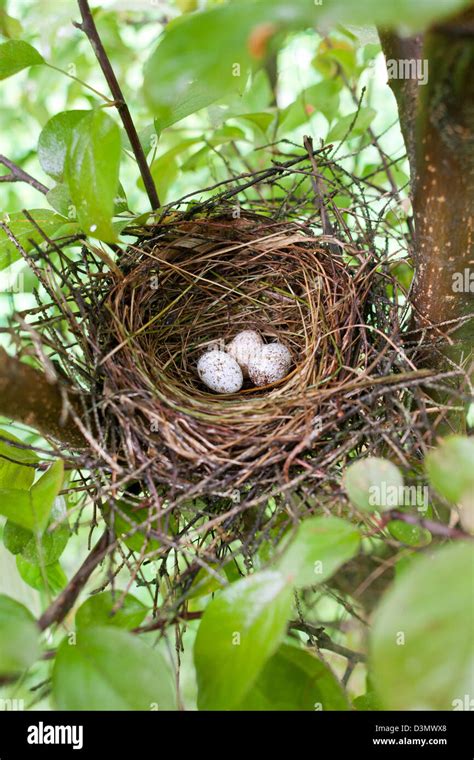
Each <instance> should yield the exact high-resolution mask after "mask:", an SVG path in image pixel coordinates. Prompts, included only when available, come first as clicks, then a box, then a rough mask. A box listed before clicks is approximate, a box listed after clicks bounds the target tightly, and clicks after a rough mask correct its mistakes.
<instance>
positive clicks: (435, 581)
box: [370, 542, 474, 710]
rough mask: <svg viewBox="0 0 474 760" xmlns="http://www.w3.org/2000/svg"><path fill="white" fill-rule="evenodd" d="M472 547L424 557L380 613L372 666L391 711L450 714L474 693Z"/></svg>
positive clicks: (393, 590) (388, 596) (374, 631)
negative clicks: (457, 704)
mask: <svg viewBox="0 0 474 760" xmlns="http://www.w3.org/2000/svg"><path fill="white" fill-rule="evenodd" d="M473 573H474V546H473V545H472V543H470V542H466V543H463V542H459V543H457V544H452V545H448V546H444V547H443V548H441V549H438V550H437V551H435V552H432V553H431V554H429V555H427V556H424V557H422V558H419V559H418V560H417V561H416V562H414V563H413V565H411V566H408V567H407V569H406V570H405V571H404V572H403V573H402V574H401V575H400V577H399V578H398V579H397V580H396V581H395V583H394V585H393V586H392V588H391V589H390V590H389V591H388V592H387V593H386V594H385V596H384V598H383V599H382V603H381V605H380V607H379V609H378V610H377V612H376V615H375V619H374V622H373V627H372V638H371V647H370V648H371V663H372V670H371V672H372V677H373V683H374V686H375V688H376V691H377V693H378V695H379V697H380V699H381V701H382V703H383V705H384V707H385V709H388V710H452V709H453V707H455V700H458V699H459V700H463V698H464V695H465V694H470V693H472V681H471V679H472V672H473V668H474V630H473V620H474V619H473V615H472V614H471V611H472V580H473Z"/></svg>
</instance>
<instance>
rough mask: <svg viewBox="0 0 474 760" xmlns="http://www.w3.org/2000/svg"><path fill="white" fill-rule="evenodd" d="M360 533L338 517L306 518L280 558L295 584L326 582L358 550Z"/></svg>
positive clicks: (285, 570)
mask: <svg viewBox="0 0 474 760" xmlns="http://www.w3.org/2000/svg"><path fill="white" fill-rule="evenodd" d="M359 545H360V533H359V531H358V530H357V528H355V527H354V526H353V525H351V524H350V523H348V522H346V521H345V520H342V519H341V518H339V517H312V518H310V519H309V520H303V522H302V523H301V524H300V526H299V527H298V530H297V533H296V536H295V538H294V539H293V540H292V541H291V543H290V545H289V547H288V549H287V550H286V551H285V553H284V554H283V557H282V558H281V559H280V560H279V562H278V569H279V570H280V571H281V572H282V573H285V574H286V575H288V576H290V577H291V579H292V583H294V585H295V586H312V585H315V584H316V583H323V582H324V581H326V580H327V579H328V578H330V577H331V575H333V574H334V573H335V572H336V570H337V569H338V568H339V567H340V566H341V565H343V564H344V563H345V562H347V561H348V560H349V559H351V558H352V557H353V556H354V555H355V554H356V553H357V551H358V549H359Z"/></svg>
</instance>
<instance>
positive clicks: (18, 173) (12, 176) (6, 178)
mask: <svg viewBox="0 0 474 760" xmlns="http://www.w3.org/2000/svg"><path fill="white" fill-rule="evenodd" d="M0 164H2V165H3V166H6V167H7V169H10V173H9V174H3V175H2V176H1V177H0V182H26V184H28V185H31V187H34V188H35V190H39V192H40V193H43V195H46V193H47V192H48V191H49V188H48V187H46V185H43V183H42V182H39V180H37V179H35V178H34V177H32V176H31V174H28V172H25V171H24V170H23V169H22V168H21V167H20V166H18V165H17V164H15V163H14V162H13V161H10V159H9V158H7V157H6V156H2V155H1V154H0Z"/></svg>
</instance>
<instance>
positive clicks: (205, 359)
mask: <svg viewBox="0 0 474 760" xmlns="http://www.w3.org/2000/svg"><path fill="white" fill-rule="evenodd" d="M197 371H198V375H199V377H200V379H201V381H202V382H203V383H204V385H205V386H206V387H207V388H210V390H211V391H214V393H237V391H240V389H241V388H242V385H243V382H244V377H243V374H242V370H241V369H240V367H239V365H238V364H237V362H236V361H235V359H234V358H233V357H232V356H230V355H229V354H228V353H226V352H225V351H220V350H218V349H213V350H212V351H207V353H205V354H203V355H202V356H201V358H200V359H199V361H198V363H197Z"/></svg>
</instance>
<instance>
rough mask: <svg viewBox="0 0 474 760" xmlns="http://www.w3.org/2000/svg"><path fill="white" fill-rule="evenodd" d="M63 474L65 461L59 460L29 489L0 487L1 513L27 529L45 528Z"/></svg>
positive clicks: (38, 529)
mask: <svg viewBox="0 0 474 760" xmlns="http://www.w3.org/2000/svg"><path fill="white" fill-rule="evenodd" d="M63 474H64V465H63V462H62V461H61V460H58V461H57V462H54V464H53V465H51V467H50V468H49V470H47V472H45V473H44V475H42V476H41V478H40V479H39V480H38V481H37V482H36V483H35V484H34V485H33V486H32V487H31V489H30V490H29V491H25V490H20V489H19V488H0V514H2V515H4V516H5V517H7V518H8V519H9V520H12V521H13V522H14V523H15V524H16V525H21V526H22V527H23V528H26V529H27V530H32V531H42V530H44V528H45V526H46V523H47V522H48V517H49V513H50V512H51V509H52V506H53V503H54V500H55V498H56V496H57V494H58V492H59V490H60V488H61V485H62V481H63Z"/></svg>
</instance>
